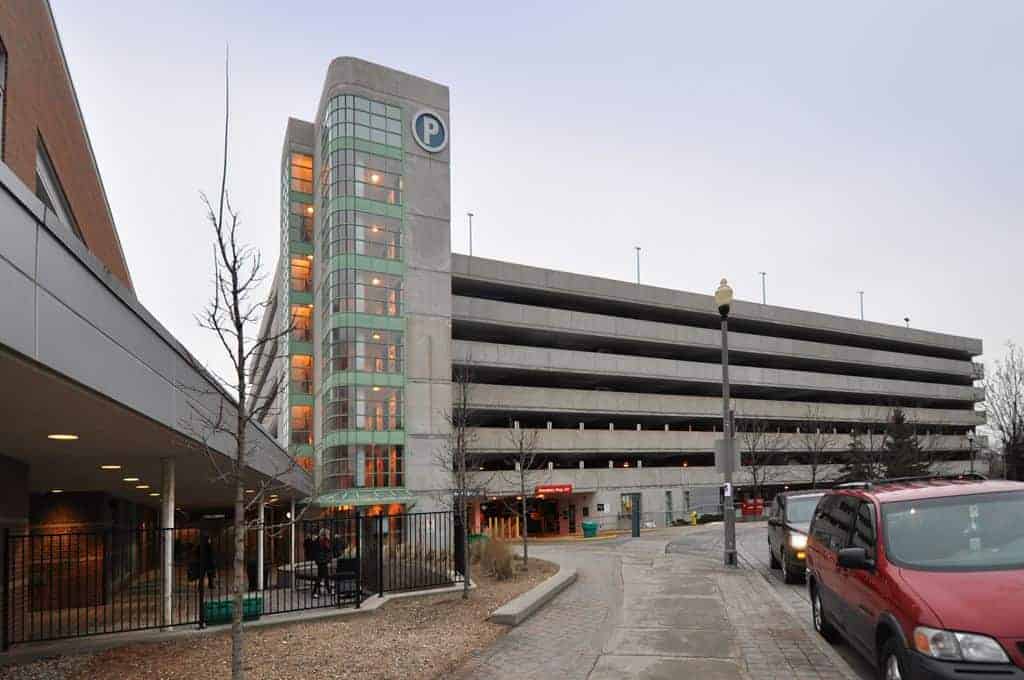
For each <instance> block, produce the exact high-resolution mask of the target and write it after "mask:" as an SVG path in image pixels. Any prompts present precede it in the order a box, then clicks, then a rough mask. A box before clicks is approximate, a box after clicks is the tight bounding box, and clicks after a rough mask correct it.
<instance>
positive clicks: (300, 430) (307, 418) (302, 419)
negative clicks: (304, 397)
mask: <svg viewBox="0 0 1024 680" xmlns="http://www.w3.org/2000/svg"><path fill="white" fill-rule="evenodd" d="M291 430H292V438H291V442H292V444H308V445H310V446H312V445H313V407H312V406H292V412H291Z"/></svg>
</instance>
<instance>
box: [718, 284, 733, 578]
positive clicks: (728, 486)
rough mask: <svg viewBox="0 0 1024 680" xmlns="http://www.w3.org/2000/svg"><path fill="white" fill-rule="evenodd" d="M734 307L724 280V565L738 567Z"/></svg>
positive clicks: (721, 311) (720, 299)
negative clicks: (734, 483) (731, 413)
mask: <svg viewBox="0 0 1024 680" xmlns="http://www.w3.org/2000/svg"><path fill="white" fill-rule="evenodd" d="M730 305H732V288H731V287H730V286H729V283H728V282H727V281H726V280H725V279H722V283H721V284H719V286H718V290H716V291H715V306H716V307H718V313H719V314H721V315H722V437H723V444H722V455H723V457H724V459H725V460H724V461H723V465H722V469H723V475H724V477H725V480H724V482H725V483H724V493H723V498H722V519H723V520H724V527H725V556H724V557H725V566H727V567H735V566H736V511H735V508H734V507H733V501H732V499H733V492H732V473H733V469H732V467H733V463H734V461H735V457H734V455H733V439H732V418H730V417H729V307H730Z"/></svg>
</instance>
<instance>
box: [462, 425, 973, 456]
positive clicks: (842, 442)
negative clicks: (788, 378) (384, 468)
mask: <svg viewBox="0 0 1024 680" xmlns="http://www.w3.org/2000/svg"><path fill="white" fill-rule="evenodd" d="M470 431H471V432H472V434H473V446H474V449H475V450H477V451H480V452H481V453H506V454H507V453H510V452H512V451H515V450H516V446H515V445H514V444H513V442H512V440H511V439H510V437H509V430H508V429H506V428H492V427H477V428H471V430H470ZM522 431H523V432H526V433H530V432H535V433H536V442H537V445H536V449H535V450H536V451H537V452H538V453H578V454H581V455H589V454H594V457H595V464H596V465H600V464H601V463H602V462H603V463H604V464H605V465H607V461H601V460H600V458H599V457H598V456H600V455H601V454H609V455H612V454H614V455H616V456H621V455H631V454H637V456H638V457H639V455H640V454H644V453H711V452H713V451H714V448H715V442H716V441H717V440H719V439H721V438H722V433H721V432H681V431H679V430H672V431H669V432H664V431H662V430H641V431H636V430H615V431H611V430H607V429H604V430H600V429H591V430H555V429H552V430H529V429H524V430H522ZM764 440H770V444H769V447H770V450H771V451H772V452H784V451H786V452H795V453H798V452H804V451H806V450H807V449H806V446H805V444H804V440H803V439H802V438H801V436H800V435H799V434H786V433H781V434H775V433H769V434H762V435H760V438H759V439H758V440H757V444H756V446H758V447H761V446H764V444H763V443H762V442H763V441H764ZM919 440H920V443H921V446H922V448H924V449H926V450H929V451H958V450H966V449H967V447H968V442H967V439H966V438H964V437H960V436H956V435H925V434H924V433H922V434H920V435H919ZM744 442H745V440H744V435H743V432H742V431H741V432H739V433H737V435H736V447H737V449H739V450H740V451H744V450H746V449H745V446H746V444H745V443H744ZM849 443H850V435H849V433H845V434H844V433H840V434H834V435H825V436H823V437H822V438H821V439H820V440H818V439H817V438H816V441H815V445H816V446H820V447H821V448H820V450H822V451H824V452H825V453H826V454H828V453H838V452H842V451H846V449H847V447H848V446H849ZM761 450H762V449H761V448H758V451H761Z"/></svg>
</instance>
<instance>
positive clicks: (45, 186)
mask: <svg viewBox="0 0 1024 680" xmlns="http://www.w3.org/2000/svg"><path fill="white" fill-rule="evenodd" d="M36 197H37V198H38V199H39V200H40V201H42V202H43V204H44V205H45V206H46V208H47V209H48V210H49V211H50V212H52V213H53V214H54V215H56V216H57V217H58V218H59V219H60V221H61V222H63V223H64V224H66V225H67V226H68V228H69V229H71V231H72V233H74V235H75V236H77V237H78V239H79V240H80V241H82V242H84V241H85V238H83V237H82V231H81V230H80V229H79V228H78V222H77V221H75V215H74V213H72V212H71V204H70V203H69V202H68V197H67V195H66V194H65V193H64V189H63V187H61V184H60V178H58V177H57V171H56V170H55V169H54V167H53V161H52V160H50V154H49V153H47V151H46V145H45V144H43V139H42V137H40V138H39V141H38V143H37V145H36Z"/></svg>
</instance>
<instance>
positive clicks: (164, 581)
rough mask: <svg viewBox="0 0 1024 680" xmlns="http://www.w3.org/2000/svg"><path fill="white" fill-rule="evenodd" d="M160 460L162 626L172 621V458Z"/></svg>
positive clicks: (166, 625) (167, 626) (165, 626)
mask: <svg viewBox="0 0 1024 680" xmlns="http://www.w3.org/2000/svg"><path fill="white" fill-rule="evenodd" d="M160 462H161V467H162V473H163V474H162V480H161V489H160V528H161V529H162V531H161V532H160V533H161V534H162V535H163V539H164V540H163V555H162V559H161V560H160V594H161V595H162V605H163V607H162V608H163V623H164V628H170V627H171V623H172V622H173V621H174V588H173V586H174V459H173V458H164V459H163V460H161V461H160Z"/></svg>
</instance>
